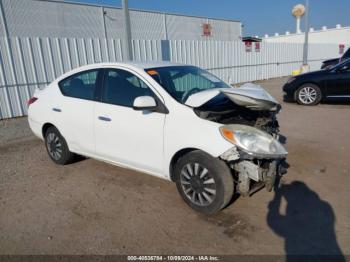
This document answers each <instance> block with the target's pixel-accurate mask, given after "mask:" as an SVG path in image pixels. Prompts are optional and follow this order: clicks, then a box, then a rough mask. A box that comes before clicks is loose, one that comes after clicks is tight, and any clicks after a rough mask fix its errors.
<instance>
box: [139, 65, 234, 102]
mask: <svg viewBox="0 0 350 262" xmlns="http://www.w3.org/2000/svg"><path fill="white" fill-rule="evenodd" d="M145 71H146V72H147V73H148V74H149V75H150V76H152V77H153V79H154V80H156V81H157V82H158V83H159V84H160V85H161V86H162V87H163V88H164V89H165V90H166V91H167V92H168V93H169V94H170V95H171V96H172V97H173V98H175V99H176V100H177V101H178V102H180V103H185V102H186V100H187V98H188V97H189V96H191V95H193V94H195V93H198V92H201V91H204V90H208V89H214V88H227V87H230V86H229V85H228V84H226V83H225V82H223V81H221V80H220V79H219V78H217V77H216V76H214V75H212V74H211V73H209V72H208V71H205V70H203V69H200V68H198V67H195V66H169V67H158V68H148V69H145Z"/></svg>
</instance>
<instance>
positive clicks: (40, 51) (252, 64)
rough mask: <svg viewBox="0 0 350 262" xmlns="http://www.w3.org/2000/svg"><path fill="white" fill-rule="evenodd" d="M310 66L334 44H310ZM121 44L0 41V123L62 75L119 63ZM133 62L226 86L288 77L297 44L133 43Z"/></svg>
mask: <svg viewBox="0 0 350 262" xmlns="http://www.w3.org/2000/svg"><path fill="white" fill-rule="evenodd" d="M309 49H310V55H309V59H310V66H311V69H312V70H315V69H318V68H319V67H320V65H321V62H322V60H324V59H327V58H332V57H337V56H339V54H338V45H330V44H326V45H325V44H312V45H310V48H309ZM122 51H123V46H122V41H121V40H120V39H106V38H95V39H92V38H79V39H78V38H69V39H68V38H18V37H13V38H5V37H3V38H0V119H4V118H11V117H17V116H23V115H26V114H27V107H26V101H27V100H28V99H29V98H30V97H31V96H32V95H33V92H34V90H35V88H42V87H44V86H46V85H47V84H48V83H49V82H51V81H52V80H54V79H55V78H57V77H58V76H60V75H62V74H63V73H65V72H67V71H69V70H71V69H73V68H76V67H79V66H82V65H86V64H91V63H97V62H118V61H123V52H122ZM133 54H134V59H135V60H140V61H146V60H148V61H159V60H170V61H174V62H181V63H186V64H193V65H197V66H200V67H202V68H205V69H208V70H209V71H211V72H212V73H214V74H216V75H217V76H219V77H220V78H222V79H223V80H225V81H226V82H229V83H240V82H247V81H254V80H261V79H268V78H273V77H281V76H286V75H290V73H291V71H292V70H293V69H297V68H299V67H300V64H301V60H302V45H301V44H283V43H260V50H259V52H256V50H255V49H254V48H253V50H252V52H246V50H245V45H244V44H243V43H242V42H225V41H189V40H181V41H180V40H179V41H178V40H133Z"/></svg>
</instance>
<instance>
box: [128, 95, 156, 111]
mask: <svg viewBox="0 0 350 262" xmlns="http://www.w3.org/2000/svg"><path fill="white" fill-rule="evenodd" d="M156 107H157V102H156V100H155V99H154V98H153V97H151V96H139V97H136V98H135V100H134V104H133V108H134V110H140V111H142V110H153V109H156Z"/></svg>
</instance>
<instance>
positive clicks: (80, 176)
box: [0, 79, 350, 254]
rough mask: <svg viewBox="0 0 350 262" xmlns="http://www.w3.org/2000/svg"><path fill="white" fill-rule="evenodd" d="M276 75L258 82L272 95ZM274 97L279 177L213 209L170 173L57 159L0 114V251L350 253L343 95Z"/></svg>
mask: <svg viewBox="0 0 350 262" xmlns="http://www.w3.org/2000/svg"><path fill="white" fill-rule="evenodd" d="M285 80H286V79H274V80H269V81H264V82H262V84H263V86H265V87H266V88H267V89H268V90H269V91H270V92H271V93H272V94H273V95H274V96H275V97H276V98H277V99H278V100H280V101H281V100H282V92H281V85H282V83H283V82H284V81H285ZM282 105H283V110H282V112H281V113H280V115H279V120H280V124H281V126H282V133H283V135H284V136H286V138H287V140H286V148H287V149H288V151H289V157H288V163H289V165H290V167H289V169H288V174H287V175H286V176H285V177H284V179H283V181H282V182H283V183H282V186H281V187H280V189H278V190H277V191H276V192H275V193H268V192H266V191H265V190H262V191H260V192H258V193H257V194H255V195H254V196H252V197H250V198H238V199H237V200H236V201H234V203H232V204H231V205H230V206H229V207H228V208H226V209H225V210H224V211H223V212H221V213H219V214H218V215H215V216H203V215H199V214H197V213H195V212H194V211H192V210H191V209H190V208H188V207H187V206H186V205H185V204H184V202H183V201H182V200H181V198H180V196H179V195H178V193H177V191H176V188H175V185H174V184H173V183H171V182H167V181H163V180H161V179H158V178H154V177H151V176H148V175H145V174H142V173H137V172H134V171H131V170H126V169H122V168H118V167H115V166H112V165H109V164H105V163H102V162H98V161H96V160H93V159H86V160H82V161H80V162H77V163H74V164H71V165H68V166H64V167H62V166H57V165H55V164H54V163H53V162H51V161H50V160H49V157H48V156H47V154H46V151H45V148H44V145H43V143H42V142H41V141H40V140H39V139H37V138H35V137H34V136H33V135H32V134H31V132H30V130H29V128H28V125H27V122H26V121H27V120H26V118H21V119H16V120H8V121H0V254H350V219H349V217H350V205H349V202H348V201H349V199H350V190H349V188H350V176H349V175H350V161H349V160H350V159H349V151H350V139H349V134H350V121H349V120H350V104H322V105H319V106H316V107H302V106H298V105H295V104H286V103H282Z"/></svg>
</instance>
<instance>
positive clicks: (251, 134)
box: [220, 125, 288, 158]
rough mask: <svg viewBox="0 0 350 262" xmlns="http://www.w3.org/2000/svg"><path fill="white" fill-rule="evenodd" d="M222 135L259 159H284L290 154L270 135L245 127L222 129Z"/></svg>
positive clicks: (229, 126)
mask: <svg viewBox="0 0 350 262" xmlns="http://www.w3.org/2000/svg"><path fill="white" fill-rule="evenodd" d="M220 132H221V135H222V136H223V137H224V138H225V139H226V140H227V141H229V142H231V143H232V144H234V145H236V146H237V147H238V148H239V149H240V150H242V151H244V152H246V153H248V154H249V155H253V156H256V157H259V158H283V157H285V156H286V155H287V154H288V152H287V151H286V150H285V149H284V147H283V146H282V145H281V144H280V142H278V141H277V140H276V139H275V138H273V137H272V136H271V135H269V134H268V133H265V132H263V131H261V130H259V129H257V128H254V127H251V126H245V125H227V126H222V127H220Z"/></svg>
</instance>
